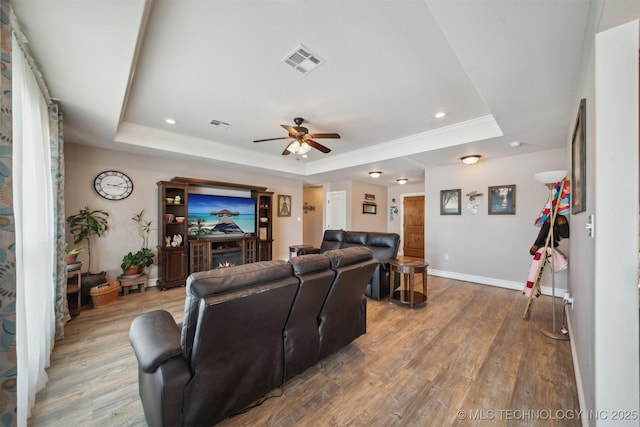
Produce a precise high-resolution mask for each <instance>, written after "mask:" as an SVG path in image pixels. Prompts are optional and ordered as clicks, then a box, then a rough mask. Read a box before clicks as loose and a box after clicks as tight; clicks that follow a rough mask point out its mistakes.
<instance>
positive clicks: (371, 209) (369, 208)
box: [362, 202, 378, 215]
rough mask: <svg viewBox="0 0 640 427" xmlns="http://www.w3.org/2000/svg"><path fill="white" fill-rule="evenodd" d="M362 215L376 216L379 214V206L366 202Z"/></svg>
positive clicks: (363, 205)
mask: <svg viewBox="0 0 640 427" xmlns="http://www.w3.org/2000/svg"><path fill="white" fill-rule="evenodd" d="M362 213H363V214H373V215H376V214H377V213H378V206H377V205H376V204H375V203H367V202H365V203H363V204H362Z"/></svg>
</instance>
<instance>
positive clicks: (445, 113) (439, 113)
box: [434, 111, 449, 119]
mask: <svg viewBox="0 0 640 427" xmlns="http://www.w3.org/2000/svg"><path fill="white" fill-rule="evenodd" d="M447 114H449V113H447V112H446V111H438V112H437V113H435V114H434V117H435V118H436V119H441V118H443V117H446V116H447Z"/></svg>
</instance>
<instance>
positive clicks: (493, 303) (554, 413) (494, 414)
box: [29, 276, 581, 427]
mask: <svg viewBox="0 0 640 427" xmlns="http://www.w3.org/2000/svg"><path fill="white" fill-rule="evenodd" d="M418 288H420V286H418ZM525 303H526V297H525V296H524V295H522V293H521V292H519V291H513V290H507V289H501V288H496V287H490V286H483V285H478V284H472V283H466V282H461V281H456V280H450V279H443V278H438V277H432V276H430V277H429V300H428V302H427V305H426V307H422V308H417V309H415V310H413V311H412V310H409V309H407V308H404V307H400V306H398V305H396V304H393V303H389V302H386V301H375V300H369V301H368V309H367V315H368V319H367V334H366V335H364V336H362V337H360V338H358V339H357V340H356V341H355V342H354V343H352V344H350V345H349V346H347V347H345V348H343V349H342V350H340V351H339V352H338V353H336V354H334V355H332V356H329V357H328V358H326V359H325V360H323V361H321V362H320V363H318V364H317V365H315V366H313V367H311V368H310V369H308V370H307V371H305V372H304V373H302V374H300V375H298V376H297V377H295V378H293V379H292V380H290V381H289V382H287V383H286V384H285V385H284V387H283V388H282V390H274V391H273V392H272V393H270V396H273V397H270V398H269V399H267V400H266V401H265V402H264V403H263V404H262V405H260V406H257V407H255V408H252V409H251V410H249V411H247V412H245V413H243V414H239V415H236V416H235V417H233V418H230V419H227V420H225V421H223V422H222V423H221V424H220V425H221V426H365V425H366V426H476V425H478V426H514V425H527V426H538V425H540V426H542V425H544V426H579V425H581V424H580V420H578V419H566V418H569V416H571V415H572V414H573V413H569V415H565V414H568V412H562V411H576V412H577V411H578V410H579V407H578V397H577V393H576V385H575V377H574V372H573V365H572V361H571V350H570V344H569V342H568V341H555V340H552V339H550V338H547V337H545V336H544V335H543V334H542V333H541V332H540V329H541V328H544V327H549V326H550V325H551V299H550V298H549V297H542V298H540V299H538V300H535V301H534V303H533V306H532V310H531V316H530V319H529V320H522V318H521V315H522V310H523V308H524V304H525ZM183 304H184V288H176V289H170V290H167V291H164V292H160V291H159V290H157V289H154V288H151V289H147V290H146V292H144V293H132V294H129V295H127V296H126V297H123V296H121V297H120V298H119V300H118V301H117V302H115V303H113V304H111V305H108V306H104V307H100V308H97V309H91V310H83V311H82V313H81V314H80V316H78V317H76V318H74V319H73V320H72V321H71V322H69V323H68V325H67V327H66V329H65V339H64V340H61V341H58V342H56V345H55V348H54V351H53V354H52V358H51V367H50V368H49V369H48V373H49V382H48V384H47V386H46V388H45V389H44V390H43V391H41V392H40V393H38V395H37V398H36V405H35V407H34V409H33V411H32V414H31V418H30V419H29V425H31V426H70V425H82V426H102V427H108V426H144V425H146V422H145V418H144V414H143V411H142V405H141V403H140V398H139V396H138V384H137V363H136V359H135V356H134V354H133V350H132V349H131V346H130V345H129V341H128V330H129V325H130V324H131V321H132V320H133V319H134V318H135V316H137V315H138V314H140V313H143V312H147V311H151V310H156V309H165V310H168V311H169V312H171V313H172V314H173V315H174V317H175V319H176V321H181V320H182V316H183V313H182V310H183ZM561 305H562V304H557V309H558V311H557V313H556V317H557V319H558V321H559V322H560V325H561V324H562V323H561V322H562V312H561ZM458 411H463V412H461V414H463V415H464V416H466V418H464V419H463V417H462V416H459V414H458ZM558 411H560V412H558ZM562 418H564V419H562ZM574 418H575V417H574Z"/></svg>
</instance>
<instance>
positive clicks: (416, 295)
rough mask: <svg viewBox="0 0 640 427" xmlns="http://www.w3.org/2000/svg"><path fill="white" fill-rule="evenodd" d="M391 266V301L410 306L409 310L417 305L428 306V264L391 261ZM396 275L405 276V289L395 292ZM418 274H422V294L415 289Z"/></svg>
mask: <svg viewBox="0 0 640 427" xmlns="http://www.w3.org/2000/svg"><path fill="white" fill-rule="evenodd" d="M389 266H390V268H391V272H390V273H391V280H389V282H390V285H389V301H391V302H395V303H399V304H402V305H407V304H408V305H409V308H411V309H413V307H414V306H415V305H421V304H426V302H427V267H429V263H428V262H426V261H425V262H423V261H417V260H398V259H391V260H389ZM395 273H400V274H402V276H403V278H404V279H403V280H402V281H403V283H404V285H403V288H404V289H398V290H397V291H394V289H395V286H394V285H395V276H396V275H395ZM416 273H421V274H422V292H417V291H416V290H415V289H414V281H415V275H416Z"/></svg>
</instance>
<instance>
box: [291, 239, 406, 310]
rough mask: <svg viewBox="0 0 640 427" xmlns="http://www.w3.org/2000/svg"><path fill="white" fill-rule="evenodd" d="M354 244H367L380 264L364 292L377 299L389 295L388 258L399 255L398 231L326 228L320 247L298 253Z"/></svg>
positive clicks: (300, 250)
mask: <svg viewBox="0 0 640 427" xmlns="http://www.w3.org/2000/svg"><path fill="white" fill-rule="evenodd" d="M354 246H365V247H367V248H369V249H371V251H372V252H373V258H374V259H376V260H377V261H378V266H377V267H376V269H375V271H374V272H373V275H372V276H371V281H370V282H369V284H368V285H367V288H366V289H365V291H364V294H365V295H366V296H368V297H370V298H373V299H376V300H381V299H383V298H385V297H387V296H388V295H389V282H390V279H391V273H390V267H389V263H388V261H387V260H389V259H393V258H396V257H397V256H398V249H399V247H400V235H399V234H397V233H380V232H367V231H345V230H325V232H324V236H323V238H322V244H321V245H320V248H301V249H299V250H298V255H307V254H312V253H324V252H326V251H329V250H334V249H341V248H349V247H354ZM396 283H398V284H399V283H400V281H399V280H396Z"/></svg>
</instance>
